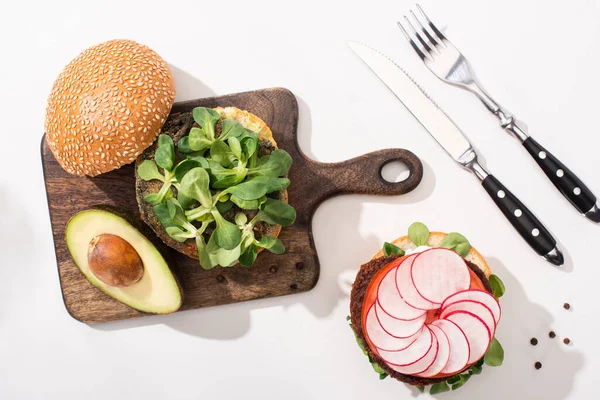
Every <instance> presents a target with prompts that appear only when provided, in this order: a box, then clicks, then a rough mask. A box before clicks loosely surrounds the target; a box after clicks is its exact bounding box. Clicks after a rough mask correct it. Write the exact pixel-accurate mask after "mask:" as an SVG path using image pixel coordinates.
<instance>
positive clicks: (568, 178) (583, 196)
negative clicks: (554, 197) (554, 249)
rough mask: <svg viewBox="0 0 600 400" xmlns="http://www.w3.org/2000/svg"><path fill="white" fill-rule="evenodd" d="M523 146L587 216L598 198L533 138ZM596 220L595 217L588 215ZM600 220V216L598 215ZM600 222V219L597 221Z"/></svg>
mask: <svg viewBox="0 0 600 400" xmlns="http://www.w3.org/2000/svg"><path fill="white" fill-rule="evenodd" d="M523 146H524V147H525V148H526V149H527V151H528V152H529V154H531V156H532V157H533V159H534V160H535V162H537V164H538V165H539V166H540V168H541V169H542V171H544V173H545V174H546V176H547V177H548V178H549V179H550V180H551V181H552V183H553V184H554V186H556V188H557V189H558V190H560V192H561V193H562V194H563V196H565V197H566V198H567V200H569V201H570V202H571V204H573V206H574V207H575V208H576V209H577V210H578V211H579V212H580V213H581V214H584V215H585V214H586V213H587V212H588V211H591V210H592V209H593V208H594V206H595V205H596V196H594V194H593V193H592V191H591V190H590V189H588V187H587V186H585V184H584V183H583V182H582V181H581V179H579V178H578V177H577V175H575V174H574V173H573V172H572V171H571V170H570V169H569V168H567V167H566V166H565V165H564V164H563V163H561V162H560V160H558V159H557V158H556V157H554V156H553V155H552V153H550V152H549V151H548V150H546V149H545V148H544V147H542V145H540V144H539V143H538V142H536V141H535V140H534V139H533V138H532V137H531V136H530V137H528V138H527V139H525V141H523ZM586 216H587V217H588V218H590V219H592V220H594V218H592V217H593V216H590V215H586ZM598 217H599V218H600V215H598ZM595 222H600V219H597V220H595Z"/></svg>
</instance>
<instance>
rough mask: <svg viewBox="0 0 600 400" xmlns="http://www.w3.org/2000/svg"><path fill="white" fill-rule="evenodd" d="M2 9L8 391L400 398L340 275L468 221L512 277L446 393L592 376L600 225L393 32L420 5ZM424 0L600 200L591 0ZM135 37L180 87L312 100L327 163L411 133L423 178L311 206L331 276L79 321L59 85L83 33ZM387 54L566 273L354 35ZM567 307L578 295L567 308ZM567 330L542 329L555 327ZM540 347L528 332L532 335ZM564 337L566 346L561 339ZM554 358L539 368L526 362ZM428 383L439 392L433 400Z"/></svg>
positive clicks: (2, 311)
mask: <svg viewBox="0 0 600 400" xmlns="http://www.w3.org/2000/svg"><path fill="white" fill-rule="evenodd" d="M8 4H10V5H6V4H5V5H3V6H2V8H3V10H2V12H1V14H2V15H1V16H0V48H1V53H0V54H1V61H0V109H1V110H2V125H1V127H0V135H1V138H2V144H1V145H0V166H1V170H2V173H1V174H0V216H1V222H0V239H1V240H0V251H1V258H0V399H7V400H12V399H59V398H60V399H83V398H85V399H200V398H202V399H214V398H225V399H234V398H235V399H280V398H285V399H302V400H306V399H368V398H369V399H395V400H398V399H410V398H413V397H414V396H416V395H417V393H416V391H415V390H412V389H410V388H409V387H407V386H405V385H403V384H401V383H398V382H395V381H393V380H391V379H386V380H385V381H382V382H380V381H379V380H378V377H377V375H376V374H375V373H374V372H373V371H372V370H371V367H370V366H369V363H368V362H367V361H366V359H365V357H364V356H363V355H362V353H361V352H360V350H358V348H357V346H356V344H355V342H354V338H353V335H352V333H351V331H350V329H349V328H348V326H347V323H346V321H345V317H346V315H348V296H347V295H346V292H347V282H348V280H351V279H352V277H353V276H354V274H355V272H356V270H357V268H358V266H359V265H360V264H361V263H363V262H365V261H366V260H368V259H369V258H370V256H371V255H372V254H373V253H374V252H375V251H377V250H378V249H379V247H380V245H381V243H382V242H383V241H384V240H390V239H393V238H395V237H397V236H400V235H404V234H405V232H406V229H407V227H408V225H409V224H410V223H411V222H413V221H415V220H420V221H423V222H425V223H426V224H427V225H428V226H429V227H430V228H431V229H434V230H442V231H451V230H453V231H458V232H461V233H463V234H464V235H465V236H466V237H467V238H469V239H470V241H471V243H472V244H474V245H475V246H476V247H477V248H478V249H479V250H480V251H481V252H482V253H483V254H484V255H485V256H486V257H487V259H488V260H489V262H490V264H491V266H492V269H493V270H494V272H495V273H497V274H498V275H500V276H501V277H502V279H503V280H504V282H505V284H506V288H507V293H506V295H505V297H504V298H503V299H502V306H503V320H502V323H501V324H500V326H499V329H498V333H497V336H498V338H499V339H500V341H501V342H502V343H503V345H504V349H505V351H506V356H505V362H504V365H503V366H502V367H500V368H495V369H492V368H486V370H485V372H484V374H483V375H482V376H479V377H476V378H474V379H472V380H471V381H470V382H469V383H468V384H467V385H466V386H465V387H463V388H462V389H461V390H460V391H458V392H456V393H450V394H444V395H442V396H440V397H443V398H448V399H458V398H460V399H482V398H485V399H490V400H493V399H507V398H510V399H550V400H552V399H591V398H596V397H597V396H598V389H597V387H598V386H597V384H596V382H595V381H596V378H597V373H598V371H599V370H600V361H599V360H600V343H599V339H598V332H597V329H598V327H599V325H598V322H597V321H598V320H597V318H598V311H600V309H599V306H598V299H597V297H598V284H599V282H600V272H599V271H600V269H599V267H600V265H599V262H598V244H599V239H600V226H597V225H594V224H593V223H591V222H590V221H587V220H586V219H584V218H583V217H581V216H580V215H578V213H577V212H576V211H575V210H574V209H573V208H572V207H571V206H570V205H569V204H568V202H567V201H566V200H565V199H564V198H563V197H562V196H561V195H559V194H558V192H557V191H555V189H554V188H553V187H552V185H551V184H550V183H549V182H548V181H547V180H546V178H545V177H544V176H543V174H542V172H541V170H539V169H538V168H537V167H536V166H535V164H534V162H533V161H532V160H531V159H530V158H529V156H528V155H527V153H526V152H525V150H524V149H523V148H522V147H521V146H520V145H519V144H518V143H517V142H516V141H515V140H514V139H512V138H511V137H509V136H508V135H506V134H505V133H504V132H503V131H502V130H501V129H500V128H499V127H498V125H497V121H496V120H495V119H494V117H492V116H491V115H490V114H488V113H487V111H486V110H485V109H484V108H483V106H482V105H480V104H479V103H478V101H477V100H476V99H475V98H474V97H472V96H471V95H470V94H468V93H466V92H462V91H460V90H459V89H456V88H453V87H450V86H448V85H445V84H444V83H442V82H441V81H439V80H437V78H435V77H434V76H433V75H432V74H431V73H430V72H429V71H428V70H427V69H426V68H425V67H424V66H423V65H422V64H421V62H420V61H419V60H418V58H417V57H416V56H415V54H413V52H412V50H411V49H410V47H409V46H408V44H407V43H406V42H405V40H404V38H403V37H402V36H401V33H400V31H399V30H398V28H397V27H396V24H395V22H396V20H397V19H399V18H401V17H402V15H403V13H405V12H406V11H407V10H408V9H409V7H411V6H413V4H412V2H408V1H386V2H384V1H377V0H369V1H362V2H350V1H348V0H339V1H325V0H321V1H314V2H313V1H298V2H294V3H292V2H288V1H272V2H266V1H257V0H252V1H243V0H240V1H237V0H229V1H216V0H215V1H211V2H207V1H193V2H192V1H189V2H179V1H174V0H169V1H161V2H151V1H145V2H140V3H138V4H135V3H133V2H127V1H124V0H121V1H102V2H100V1H76V2H72V3H70V4H67V2H59V1H54V2H45V1H44V2H39V3H38V4H32V3H31V4H30V2H26V1H13V2H11V3H8ZM422 5H423V7H424V8H425V10H426V11H428V13H429V14H430V17H431V18H432V19H434V21H435V22H437V24H438V25H439V26H440V27H441V28H442V30H443V31H444V32H445V33H446V34H447V36H448V37H449V38H450V39H451V40H452V41H453V42H454V44H455V45H457V47H459V49H461V50H462V52H463V53H464V54H465V55H466V56H467V57H468V59H469V60H470V61H471V63H472V65H473V66H474V67H475V69H476V71H477V72H478V73H479V77H480V79H481V80H482V81H483V83H484V85H485V86H486V88H487V89H488V90H489V91H490V92H491V93H492V94H493V95H494V96H495V97H496V98H497V100H498V101H499V102H500V103H501V104H503V105H504V106H505V107H506V108H508V109H509V110H511V111H512V112H513V113H515V114H516V115H517V116H518V117H519V118H520V119H522V120H524V121H525V122H526V123H527V124H528V126H529V129H530V133H532V134H533V135H534V137H536V138H537V139H538V140H539V141H540V142H541V143H542V144H543V145H544V146H546V147H547V148H548V149H551V150H552V151H553V152H554V153H555V154H556V155H557V156H559V158H560V159H561V160H562V161H563V162H565V163H566V164H567V165H568V166H569V167H570V168H571V169H573V170H574V171H576V173H577V174H578V175H579V176H580V177H581V179H583V181H585V182H586V183H587V184H588V186H590V188H591V189H592V190H593V191H595V192H596V193H597V194H600V179H598V173H599V168H598V166H599V161H598V150H599V149H600V135H599V131H598V103H597V98H598V97H597V96H598V95H597V94H598V92H599V91H600V79H599V78H598V71H600V32H599V28H598V26H599V22H600V6H599V4H598V2H596V1H592V0H587V1H585V0H580V1H576V2H574V1H573V2H568V3H567V2H560V1H541V0H540V1H523V0H520V1H517V0H504V1H502V2H500V3H499V2H497V1H493V0H485V1H483V0H480V1H477V2H475V1H470V2H467V1H466V0H462V1H456V0H455V1H451V2H450V1H433V0H423V3H422ZM113 38H130V39H134V40H137V41H139V42H141V43H144V44H146V45H148V46H150V47H152V48H153V49H154V50H156V51H157V52H158V53H159V54H161V55H162V56H163V57H164V58H165V60H167V61H168V62H169V64H170V65H171V66H172V70H173V73H174V75H175V78H176V83H177V99H178V100H185V99H192V98H198V97H206V96H212V95H215V94H216V95H222V94H227V93H233V92H240V91H246V90H252V89H260V88H267V87H274V86H282V87H286V88H289V89H290V90H291V91H292V92H294V93H295V95H296V96H297V98H298V101H299V104H300V125H299V131H298V135H299V137H300V142H301V145H302V148H303V150H304V151H305V152H306V153H307V154H308V155H309V156H311V157H312V158H314V159H316V160H319V161H340V160H344V159H347V158H351V157H354V156H358V155H360V154H363V153H367V152H369V151H373V150H377V149H383V148H389V147H402V148H407V149H410V150H411V151H413V152H415V153H416V154H417V155H418V156H419V157H420V158H421V159H422V161H423V164H424V166H425V174H424V178H423V181H422V183H421V185H420V186H419V187H418V188H417V189H416V190H415V191H413V192H412V193H410V194H408V195H404V196H399V197H389V198H383V197H381V198H379V197H371V196H347V197H342V198H335V199H332V200H330V201H328V202H326V203H325V204H323V205H322V206H321V207H320V208H319V209H318V211H317V213H316V215H315V217H314V224H313V226H314V236H315V241H316V246H317V250H318V253H319V257H320V260H321V268H322V270H321V278H320V280H319V283H318V285H317V286H316V288H315V289H314V290H312V291H311V292H308V293H303V294H298V295H293V296H288V297H283V298H272V299H266V300H260V301H253V302H248V303H243V304H235V305H230V306H223V307H214V308H209V309H203V310H195V311H188V312H182V313H177V314H175V315H169V316H159V317H147V318H143V319H140V320H134V321H126V322H119V323H111V324H104V325H99V326H94V327H90V326H86V325H84V324H81V323H79V322H77V321H75V320H73V319H72V318H71V317H70V316H69V315H68V314H67V312H66V311H65V308H64V306H63V303H62V299H61V295H60V288H59V283H58V275H57V272H56V264H55V258H54V250H53V244H52V235H51V230H50V224H49V218H48V209H47V204H46V197H45V189H44V185H43V178H42V170H41V164H40V159H39V142H40V138H41V136H42V133H43V122H44V110H45V105H46V104H45V103H46V98H47V95H48V93H49V91H50V88H51V86H52V83H53V81H54V79H55V77H56V76H57V75H58V73H59V72H60V70H61V68H62V67H63V66H64V65H65V64H67V63H68V62H69V61H70V60H71V59H72V58H73V57H75V56H76V55H77V54H78V53H79V52H80V51H82V50H83V49H85V48H86V47H88V46H90V45H93V44H95V43H98V42H101V41H104V40H108V39H113ZM349 39H353V40H359V41H362V42H365V43H367V44H370V45H372V46H374V47H376V48H377V49H379V50H381V51H382V52H385V53H387V54H388V55H389V56H391V57H392V58H393V59H395V60H396V61H397V62H398V63H399V64H400V65H402V66H403V67H404V68H405V69H406V70H407V71H408V72H409V73H410V74H411V75H412V76H413V78H415V79H416V80H417V81H418V82H419V83H420V84H421V86H422V87H424V88H425V90H427V91H428V92H429V93H430V94H431V95H432V96H433V97H434V98H435V99H436V101H437V102H438V103H439V104H440V106H441V107H443V108H444V109H445V111H446V112H447V113H448V114H449V115H450V116H451V117H452V118H453V119H454V120H455V122H456V123H457V124H458V125H459V126H460V127H461V128H462V129H463V131H464V132H465V133H466V134H467V135H468V136H469V137H470V138H471V140H472V141H473V143H474V144H475V145H476V147H477V148H478V149H479V150H480V151H481V153H482V154H483V155H484V156H485V160H486V164H487V167H488V168H489V169H490V170H491V171H493V172H494V173H495V174H496V176H497V177H499V178H500V179H501V180H502V181H503V182H504V183H505V184H506V185H507V186H508V187H509V188H510V189H511V190H513V191H514V192H515V193H516V194H517V195H518V196H519V197H520V198H521V199H522V201H523V202H525V203H526V204H527V205H528V206H529V207H530V208H531V209H532V210H533V211H534V212H535V213H536V214H537V215H538V216H539V217H540V219H542V220H543V221H544V222H545V224H546V225H547V226H548V227H549V228H550V229H551V230H552V231H553V232H554V234H555V235H556V237H557V238H558V239H559V241H560V243H561V245H562V247H563V249H564V250H565V253H566V257H567V262H566V264H565V266H564V267H563V268H562V269H557V268H555V267H553V266H551V265H550V264H548V263H546V262H545V261H543V260H542V259H541V258H539V257H538V256H537V255H536V254H535V253H534V252H533V251H532V250H531V249H530V248H529V247H528V246H527V245H526V244H525V243H524V242H523V241H522V240H521V239H520V237H519V236H518V235H517V234H516V233H515V231H513V229H512V227H511V226H510V225H509V223H508V222H507V221H506V220H505V219H504V217H503V216H502V215H501V214H500V212H499V211H498V210H497V209H496V208H495V206H494V205H493V203H492V202H491V200H490V199H489V198H488V196H487V194H486V193H485V192H484V190H483V189H482V188H480V187H479V184H478V182H477V181H476V180H475V179H474V178H473V177H472V176H470V175H469V174H468V173H467V172H465V171H463V170H461V169H460V168H459V167H457V166H455V165H454V164H453V163H452V161H451V160H450V159H449V158H448V157H447V156H446V155H445V153H444V152H443V151H442V150H441V149H440V148H439V147H438V146H437V145H436V144H435V142H434V141H433V140H432V139H431V138H430V137H429V136H428V135H427V133H426V132H424V131H423V129H422V128H421V127H420V125H418V123H417V122H416V121H415V120H413V119H412V117H411V116H410V115H409V114H408V112H406V110H405V109H404V108H403V106H402V105H401V104H400V103H398V102H397V101H396V100H395V98H394V97H393V96H392V95H391V94H390V93H389V92H388V91H387V89H386V88H385V87H384V86H383V85H382V84H381V83H380V82H379V81H378V79H376V78H375V76H374V75H372V74H371V72H370V71H369V70H368V69H367V68H366V67H365V66H364V65H363V64H362V62H360V61H359V60H358V59H357V57H356V56H355V55H354V54H353V53H352V52H351V51H350V49H349V48H348V47H347V46H346V40H349ZM565 301H568V302H570V303H571V304H572V310H571V311H566V310H564V309H563V308H562V304H563V303H564V302H565ZM551 329H552V330H554V331H556V332H557V335H558V336H557V338H556V339H554V340H551V339H549V338H548V331H550V330H551ZM534 336H535V337H537V338H538V339H539V345H538V346H537V347H533V346H531V345H530V344H529V340H530V338H531V337H534ZM567 336H568V337H569V338H570V339H571V340H572V345H571V346H566V345H564V344H563V343H562V338H564V337H567ZM538 360H539V361H541V362H542V363H543V368H542V369H541V370H540V371H536V370H535V369H534V368H533V364H534V362H535V361H538ZM424 397H427V396H424Z"/></svg>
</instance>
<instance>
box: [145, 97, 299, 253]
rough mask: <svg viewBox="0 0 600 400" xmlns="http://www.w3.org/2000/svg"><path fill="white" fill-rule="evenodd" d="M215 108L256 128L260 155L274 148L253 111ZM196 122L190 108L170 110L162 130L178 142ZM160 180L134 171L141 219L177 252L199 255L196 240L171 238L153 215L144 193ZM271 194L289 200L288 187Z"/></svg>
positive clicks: (271, 228) (149, 153) (268, 230)
mask: <svg viewBox="0 0 600 400" xmlns="http://www.w3.org/2000/svg"><path fill="white" fill-rule="evenodd" d="M214 110H215V111H217V112H218V113H219V115H220V116H221V118H222V119H231V120H235V121H237V122H239V123H240V124H241V125H242V126H243V127H244V128H247V129H250V130H252V131H254V132H257V133H258V139H259V140H260V142H261V144H260V146H259V154H260V155H261V156H262V155H265V154H267V153H270V152H271V151H272V150H274V149H276V148H277V143H276V142H275V139H274V138H273V133H272V132H271V129H270V128H269V127H268V126H267V124H266V123H265V122H264V121H263V120H262V119H260V118H259V117H258V116H256V115H254V114H252V113H250V112H248V111H245V110H241V109H239V108H236V107H225V108H221V107H217V108H215V109H214ZM195 124H196V123H195V121H194V119H193V117H192V112H191V111H190V112H186V113H175V114H171V115H170V116H169V117H168V119H167V121H166V122H165V125H164V126H163V128H162V133H164V134H166V135H169V136H170V137H171V138H172V139H173V141H174V142H175V143H178V142H179V140H180V139H181V138H182V137H184V136H187V135H188V134H189V132H190V129H191V128H192V127H193V126H194V125H195ZM217 129H219V128H217ZM156 145H157V144H156V142H155V143H154V144H153V145H152V146H150V147H148V148H147V149H146V150H145V151H144V152H143V153H142V154H141V155H140V156H139V157H138V158H137V160H136V171H137V167H138V166H139V165H140V164H141V163H142V162H143V161H144V160H154V154H155V152H156ZM175 155H176V158H177V162H179V161H181V160H182V159H183V155H182V154H180V153H179V151H177V150H176V151H175ZM162 184H163V183H162V182H160V181H157V180H153V181H144V180H143V179H141V178H140V177H139V176H138V174H137V173H136V174H135V192H136V198H137V203H138V208H139V210H140V215H141V217H142V219H143V220H144V222H145V223H146V224H148V226H150V227H151V228H152V230H154V232H155V233H156V236H158V237H159V238H160V239H161V240H162V241H163V242H164V243H165V244H166V245H167V246H169V247H171V248H173V249H175V250H177V251H178V252H180V253H182V254H185V255H186V256H188V257H190V258H194V259H198V247H197V246H196V242H195V241H194V239H188V240H186V241H185V242H183V243H181V242H178V241H176V240H174V239H173V238H171V237H170V236H169V235H168V234H167V232H166V230H165V228H164V227H163V226H162V224H161V223H160V221H159V220H158V218H156V215H155V214H154V211H153V209H152V205H150V204H149V203H148V202H146V201H145V200H144V197H145V196H147V195H148V194H150V193H156V192H158V191H159V190H160V188H161V186H162ZM171 190H173V191H174V192H175V193H176V191H177V189H175V188H173V187H172V188H171ZM274 195H275V197H276V198H277V199H279V200H282V201H285V202H286V203H287V201H288V194H287V190H280V191H279V192H277V193H274ZM237 211H240V210H238V209H237V208H236V207H234V208H232V210H230V213H231V214H235V212H237ZM226 218H228V219H229V220H233V218H232V216H231V215H229V216H226ZM257 227H259V225H258V224H257ZM259 228H260V229H259V232H260V233H261V234H262V235H267V236H271V237H277V236H279V233H280V232H281V225H267V224H261V225H260V227H259ZM209 229H210V228H209ZM208 232H209V230H207V232H206V233H205V238H206V239H208ZM263 250H264V249H263V248H262V247H260V248H259V249H258V252H259V253H260V252H261V251H263ZM236 264H237V263H236ZM234 265H235V264H234Z"/></svg>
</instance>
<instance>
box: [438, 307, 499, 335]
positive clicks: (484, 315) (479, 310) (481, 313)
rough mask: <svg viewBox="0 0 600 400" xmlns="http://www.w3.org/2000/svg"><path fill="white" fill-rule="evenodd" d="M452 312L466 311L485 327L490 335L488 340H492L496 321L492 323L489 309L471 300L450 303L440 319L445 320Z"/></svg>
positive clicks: (492, 318) (492, 317)
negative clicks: (478, 319)
mask: <svg viewBox="0 0 600 400" xmlns="http://www.w3.org/2000/svg"><path fill="white" fill-rule="evenodd" d="M454 311H468V312H470V313H472V314H475V315H476V316H478V317H479V318H480V319H481V320H482V321H483V322H484V323H485V325H486V326H487V328H488V330H489V332H490V335H491V336H490V340H491V339H492V337H494V334H495V333H496V321H494V314H492V311H490V309H489V308H487V307H486V306H485V305H483V304H482V303H479V302H477V301H473V300H465V301H459V302H457V303H452V304H450V305H448V307H446V308H444V309H443V310H442V313H441V314H440V318H446V316H447V315H450V314H451V313H453V312H454Z"/></svg>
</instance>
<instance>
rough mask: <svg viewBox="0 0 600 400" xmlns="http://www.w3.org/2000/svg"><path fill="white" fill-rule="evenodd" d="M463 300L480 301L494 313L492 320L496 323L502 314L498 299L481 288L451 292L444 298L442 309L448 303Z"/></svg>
mask: <svg viewBox="0 0 600 400" xmlns="http://www.w3.org/2000/svg"><path fill="white" fill-rule="evenodd" d="M463 300H471V301H477V302H479V303H482V304H483V305H484V306H486V307H487V308H489V309H490V311H491V312H492V314H493V315H494V321H495V322H496V324H498V322H500V316H501V314H502V310H501V309H500V304H499V303H498V300H496V298H495V297H494V296H492V295H491V294H489V293H488V292H484V291H483V290H473V289H469V290H463V291H460V292H458V293H455V294H453V295H452V296H450V297H448V298H447V299H446V300H444V303H443V304H442V309H444V308H446V307H448V306H449V305H450V304H453V303H457V302H459V301H463Z"/></svg>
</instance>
